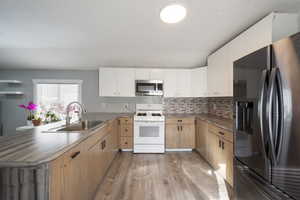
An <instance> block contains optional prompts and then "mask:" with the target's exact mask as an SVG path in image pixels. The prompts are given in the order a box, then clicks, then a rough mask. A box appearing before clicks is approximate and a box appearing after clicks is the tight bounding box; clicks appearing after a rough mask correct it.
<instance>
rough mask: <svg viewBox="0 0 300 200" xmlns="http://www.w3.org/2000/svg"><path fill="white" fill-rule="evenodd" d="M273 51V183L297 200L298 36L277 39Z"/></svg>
mask: <svg viewBox="0 0 300 200" xmlns="http://www.w3.org/2000/svg"><path fill="white" fill-rule="evenodd" d="M272 48H273V54H272V65H273V69H272V74H273V80H274V81H273V92H274V93H273V97H272V98H271V99H270V101H272V102H273V103H271V105H270V108H269V109H268V110H269V129H270V130H271V132H270V133H271V135H272V141H273V143H272V149H273V156H272V159H273V161H272V162H273V170H272V183H273V185H276V187H278V188H280V189H281V190H283V191H284V192H286V193H288V194H289V195H290V196H292V197H293V198H295V199H300V34H296V35H294V36H292V37H290V38H286V39H283V40H280V41H278V42H276V43H274V44H273V45H272ZM271 88H272V87H271ZM280 90H281V92H282V94H281V95H282V96H280ZM278 102H279V103H278ZM278 104H279V106H277V105H278ZM278 120H279V121H278ZM280 120H282V126H279V125H280Z"/></svg>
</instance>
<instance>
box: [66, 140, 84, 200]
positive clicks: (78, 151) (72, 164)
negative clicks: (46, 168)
mask: <svg viewBox="0 0 300 200" xmlns="http://www.w3.org/2000/svg"><path fill="white" fill-rule="evenodd" d="M82 153H83V147H82V145H81V144H79V145H78V146H77V147H75V148H73V149H72V150H70V151H69V152H67V153H66V155H65V157H64V169H63V173H64V195H63V196H64V199H73V200H81V199H86V195H87V191H86V189H87V187H86V185H83V184H82V183H83V182H85V181H83V180H84V179H85V178H86V176H85V175H86V174H85V160H84V157H83V156H82Z"/></svg>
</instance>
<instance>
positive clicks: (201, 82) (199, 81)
mask: <svg viewBox="0 0 300 200" xmlns="http://www.w3.org/2000/svg"><path fill="white" fill-rule="evenodd" d="M206 76H207V67H200V68H196V69H192V70H191V97H206V95H207V80H206Z"/></svg>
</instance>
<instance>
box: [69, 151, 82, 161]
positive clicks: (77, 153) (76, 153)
mask: <svg viewBox="0 0 300 200" xmlns="http://www.w3.org/2000/svg"><path fill="white" fill-rule="evenodd" d="M79 154H80V151H77V152H75V153H73V154H72V155H71V158H72V159H74V158H76V157H77V156H78V155H79Z"/></svg>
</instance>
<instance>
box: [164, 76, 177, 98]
mask: <svg viewBox="0 0 300 200" xmlns="http://www.w3.org/2000/svg"><path fill="white" fill-rule="evenodd" d="M176 92H177V71H176V70H166V71H165V77H164V97H175V96H176Z"/></svg>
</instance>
